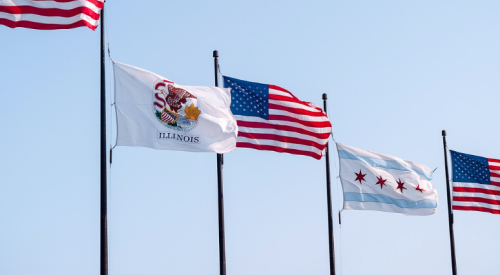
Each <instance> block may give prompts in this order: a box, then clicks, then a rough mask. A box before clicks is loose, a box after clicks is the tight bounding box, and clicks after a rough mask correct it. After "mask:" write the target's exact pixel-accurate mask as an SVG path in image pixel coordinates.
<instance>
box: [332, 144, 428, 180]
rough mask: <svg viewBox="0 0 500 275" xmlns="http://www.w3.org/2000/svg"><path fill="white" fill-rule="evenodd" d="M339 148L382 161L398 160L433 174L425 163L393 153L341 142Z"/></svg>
mask: <svg viewBox="0 0 500 275" xmlns="http://www.w3.org/2000/svg"><path fill="white" fill-rule="evenodd" d="M337 148H338V149H339V150H345V151H347V152H349V153H352V154H354V155H356V156H360V157H366V158H371V159H380V160H382V161H386V160H389V161H396V162H398V163H400V164H402V165H404V166H406V167H408V168H410V169H412V170H417V171H421V172H423V173H424V174H426V175H432V174H433V171H432V170H431V169H430V168H429V167H427V166H425V165H423V164H420V163H416V162H413V161H408V160H404V159H401V158H398V157H395V156H391V155H387V154H380V153H374V152H370V151H367V150H363V149H359V148H356V147H352V146H347V145H344V144H340V143H337Z"/></svg>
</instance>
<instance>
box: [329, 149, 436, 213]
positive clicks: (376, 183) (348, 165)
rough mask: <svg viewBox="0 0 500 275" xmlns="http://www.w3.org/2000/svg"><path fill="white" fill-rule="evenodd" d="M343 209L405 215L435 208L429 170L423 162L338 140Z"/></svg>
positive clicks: (434, 197)
mask: <svg viewBox="0 0 500 275" xmlns="http://www.w3.org/2000/svg"><path fill="white" fill-rule="evenodd" d="M337 150H338V153H339V158H340V179H341V181H342V186H343V190H344V209H346V210H377V211H384V212H396V213H402V214H405V215H431V214H434V213H435V212H436V207H437V191H436V189H435V188H434V186H433V185H432V183H431V182H430V180H431V179H432V172H433V171H432V170H431V169H430V168H429V167H427V166H425V165H422V164H419V163H415V162H411V161H406V160H402V159H400V158H397V157H394V156H390V155H386V154H379V153H373V152H369V151H366V150H362V149H358V148H354V147H350V146H346V145H343V144H340V143H337Z"/></svg>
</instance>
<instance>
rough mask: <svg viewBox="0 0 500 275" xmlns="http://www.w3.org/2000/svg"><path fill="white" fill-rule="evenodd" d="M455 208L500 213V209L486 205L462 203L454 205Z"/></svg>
mask: <svg viewBox="0 0 500 275" xmlns="http://www.w3.org/2000/svg"><path fill="white" fill-rule="evenodd" d="M452 208H453V210H469V211H481V212H489V213H492V214H500V210H496V209H490V208H486V207H479V206H461V205H453V207H452Z"/></svg>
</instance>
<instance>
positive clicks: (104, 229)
mask: <svg viewBox="0 0 500 275" xmlns="http://www.w3.org/2000/svg"><path fill="white" fill-rule="evenodd" d="M104 49H105V40H104V7H103V8H102V9H101V150H100V153H101V254H100V255H101V273H100V274H101V275H108V192H107V166H106V165H107V161H106V153H107V150H106V147H107V146H106V73H105V61H106V53H105V50H104Z"/></svg>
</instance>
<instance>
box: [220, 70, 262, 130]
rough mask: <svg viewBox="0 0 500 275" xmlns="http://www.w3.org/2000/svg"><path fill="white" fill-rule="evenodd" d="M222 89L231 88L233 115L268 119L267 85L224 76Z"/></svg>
mask: <svg viewBox="0 0 500 275" xmlns="http://www.w3.org/2000/svg"><path fill="white" fill-rule="evenodd" d="M223 78H224V88H231V112H233V115H242V116H256V117H260V118H263V119H266V120H267V119H269V85H266V84H260V83H255V82H248V81H244V80H239V79H236V78H232V77H227V76H224V77H223Z"/></svg>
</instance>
